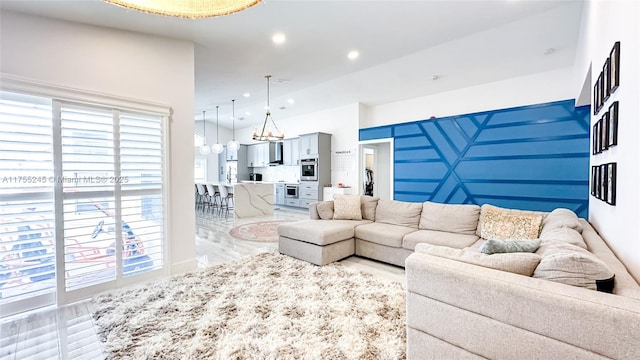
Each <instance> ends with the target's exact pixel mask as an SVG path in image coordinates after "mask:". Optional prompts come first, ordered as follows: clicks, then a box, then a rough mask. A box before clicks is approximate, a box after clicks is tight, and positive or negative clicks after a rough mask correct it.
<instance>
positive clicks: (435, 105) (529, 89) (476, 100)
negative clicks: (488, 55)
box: [360, 55, 574, 128]
mask: <svg viewBox="0 0 640 360" xmlns="http://www.w3.org/2000/svg"><path fill="white" fill-rule="evenodd" d="M550 56H553V55H550ZM573 75H574V74H573V68H572V67H568V68H563V69H560V70H554V71H548V72H543V73H538V74H533V75H528V76H522V77H516V78H512V79H508V80H503V81H496V82H492V83H488V84H483V85H478V86H472V87H468V88H464V89H459V90H453V91H447V92H442V93H439V94H435V95H429V96H424V97H419V98H414V99H409V100H403V101H398V102H394V103H389V104H383V105H378V106H372V107H364V114H363V116H361V118H360V127H361V128H367V127H374V126H381V125H388V124H397V123H403V122H408V121H417V120H424V119H429V118H430V117H431V116H435V117H446V116H453V115H460V114H469V113H474V112H478V111H487V110H496V109H504V108H510V107H516V106H524V105H531V104H540V103H546V102H551V101H559V100H567V99H572V98H574V91H573V90H574V87H572V86H571V85H572V83H571V80H572V79H573ZM443 81H446V80H444V79H443Z"/></svg>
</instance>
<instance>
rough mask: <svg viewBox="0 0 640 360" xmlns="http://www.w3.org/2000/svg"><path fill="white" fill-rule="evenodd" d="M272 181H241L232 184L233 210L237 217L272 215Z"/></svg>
mask: <svg viewBox="0 0 640 360" xmlns="http://www.w3.org/2000/svg"><path fill="white" fill-rule="evenodd" d="M273 184H275V183H273V182H267V181H242V182H241V183H237V184H234V186H233V212H234V214H235V216H236V217H238V218H247V217H254V216H264V215H273V204H274V197H273Z"/></svg>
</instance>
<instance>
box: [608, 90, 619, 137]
mask: <svg viewBox="0 0 640 360" xmlns="http://www.w3.org/2000/svg"><path fill="white" fill-rule="evenodd" d="M607 113H608V114H609V127H608V136H607V145H608V147H613V146H616V145H618V102H617V101H614V102H613V104H611V106H609V111H607Z"/></svg>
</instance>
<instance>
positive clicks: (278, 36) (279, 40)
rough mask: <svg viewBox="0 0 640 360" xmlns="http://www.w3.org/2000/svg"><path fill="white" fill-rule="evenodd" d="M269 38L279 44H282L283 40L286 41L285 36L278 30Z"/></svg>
mask: <svg viewBox="0 0 640 360" xmlns="http://www.w3.org/2000/svg"><path fill="white" fill-rule="evenodd" d="M271 40H272V41H273V43H274V44H278V45H280V44H284V42H285V41H287V37H286V36H285V35H284V34H283V33H281V32H278V33H275V34H273V36H272V37H271Z"/></svg>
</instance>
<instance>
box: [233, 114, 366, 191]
mask: <svg viewBox="0 0 640 360" xmlns="http://www.w3.org/2000/svg"><path fill="white" fill-rule="evenodd" d="M359 109H360V105H359V104H351V105H346V106H341V107H338V108H334V109H328V110H324V111H320V112H316V113H312V114H307V115H303V116H296V117H291V118H279V117H278V116H281V115H276V114H272V117H273V119H274V120H275V122H276V124H277V125H278V128H279V129H280V130H282V131H284V133H285V138H292V137H297V136H298V135H300V134H308V133H312V132H324V133H328V134H332V136H331V153H332V156H333V154H335V152H336V151H345V150H351V151H352V154H353V165H352V166H350V167H348V169H347V170H344V171H340V170H338V169H337V168H336V163H335V161H334V158H332V161H331V184H333V185H335V184H337V183H343V184H345V185H347V186H351V187H353V188H354V189H358V188H359V186H358V173H357V171H358V119H359ZM254 127H255V126H251V127H247V128H243V129H237V128H236V140H238V141H240V143H241V144H252V143H254V141H253V140H251V135H252V133H253V129H254ZM287 168H291V167H287ZM270 171H275V170H270ZM285 171H287V170H285ZM287 174H288V173H287Z"/></svg>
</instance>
